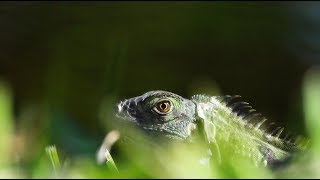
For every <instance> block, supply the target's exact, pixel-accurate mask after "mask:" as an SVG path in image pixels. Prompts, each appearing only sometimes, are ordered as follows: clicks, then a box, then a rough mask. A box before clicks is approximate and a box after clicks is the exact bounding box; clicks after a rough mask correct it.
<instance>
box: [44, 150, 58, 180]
mask: <svg viewBox="0 0 320 180" xmlns="http://www.w3.org/2000/svg"><path fill="white" fill-rule="evenodd" d="M46 152H47V154H48V156H49V157H50V161H51V163H52V166H53V171H54V174H55V175H56V176H58V173H59V171H60V169H61V165H60V160H59V156H58V152H57V149H56V147H55V146H54V145H53V146H48V147H46Z"/></svg>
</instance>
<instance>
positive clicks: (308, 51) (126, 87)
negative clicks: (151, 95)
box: [0, 1, 320, 168]
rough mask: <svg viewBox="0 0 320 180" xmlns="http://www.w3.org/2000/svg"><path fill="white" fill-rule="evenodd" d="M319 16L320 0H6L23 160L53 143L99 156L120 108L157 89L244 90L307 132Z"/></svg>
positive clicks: (1, 12)
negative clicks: (306, 82)
mask: <svg viewBox="0 0 320 180" xmlns="http://www.w3.org/2000/svg"><path fill="white" fill-rule="evenodd" d="M319 12H320V4H319V2H306V3H304V2H209V1H207V2H206V1H204V2H187V1H186V2H111V1H110V2H80V1H79V2H31V1H30V2H1V3H0V76H1V79H2V80H3V82H5V83H6V84H7V85H8V87H10V89H11V91H10V95H7V96H6V97H11V98H12V106H11V105H10V107H12V108H11V109H9V110H8V112H12V113H13V114H12V117H10V119H11V120H12V121H10V122H9V123H11V122H13V123H12V124H11V126H12V127H10V128H11V129H12V131H13V132H14V138H13V139H14V141H12V142H14V143H13V144H14V146H13V147H14V150H13V151H14V152H15V153H17V154H19V153H20V155H17V157H15V161H16V162H19V163H22V164H23V163H25V164H27V167H28V168H31V167H32V166H31V165H30V163H31V164H32V161H31V159H34V158H35V157H38V156H39V154H41V153H43V152H44V151H43V147H45V146H47V145H48V144H55V145H57V146H58V147H59V148H61V149H63V151H64V152H65V153H66V154H67V155H68V156H75V155H85V156H89V157H92V158H93V159H94V158H95V152H96V151H97V149H98V148H99V146H100V144H101V142H102V140H103V138H104V136H105V134H106V133H107V132H108V131H110V130H111V129H112V128H113V126H112V124H113V122H112V121H111V120H110V119H112V118H108V117H111V116H112V108H113V106H114V104H115V103H116V102H117V101H118V100H121V99H123V98H128V97H131V96H137V95H140V94H142V93H144V92H146V91H149V90H156V89H159V90H167V91H171V92H174V93H177V94H180V95H182V96H184V97H190V96H191V95H193V94H195V93H206V94H210V95H217V94H240V95H241V96H242V97H243V99H244V100H245V101H247V102H249V103H251V104H252V105H253V107H254V108H255V109H257V110H258V111H259V112H261V113H262V114H263V115H264V116H266V117H267V118H268V119H270V120H272V121H276V122H278V123H279V125H281V126H285V127H287V129H290V130H289V132H297V133H298V134H306V130H305V124H304V115H303V108H302V84H303V77H304V74H305V72H306V71H307V70H308V69H309V68H310V67H312V66H314V65H317V64H319V63H320V60H319V58H318V57H319V47H320V46H319V45H320V44H319V42H320V39H319V37H320V36H319V32H320V31H318V30H319V27H320V23H319V19H320V13H319ZM9 116H10V115H9ZM3 129H5V128H3ZM10 142H11V141H10ZM28 163H29V164H28ZM29 165H30V166H29Z"/></svg>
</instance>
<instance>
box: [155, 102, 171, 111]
mask: <svg viewBox="0 0 320 180" xmlns="http://www.w3.org/2000/svg"><path fill="white" fill-rule="evenodd" d="M154 110H155V111H156V112H157V113H159V114H167V113H169V112H170V111H171V110H172V103H171V101H169V100H162V101H159V102H158V103H157V104H156V106H155V107H154Z"/></svg>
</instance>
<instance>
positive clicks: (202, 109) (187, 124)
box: [117, 91, 305, 165]
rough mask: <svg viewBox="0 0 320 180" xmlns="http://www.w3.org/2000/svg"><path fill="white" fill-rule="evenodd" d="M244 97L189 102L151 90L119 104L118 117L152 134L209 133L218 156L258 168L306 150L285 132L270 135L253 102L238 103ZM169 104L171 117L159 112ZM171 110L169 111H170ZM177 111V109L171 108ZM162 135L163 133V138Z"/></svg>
mask: <svg viewBox="0 0 320 180" xmlns="http://www.w3.org/2000/svg"><path fill="white" fill-rule="evenodd" d="M239 98H240V96H239V95H234V96H230V95H225V96H206V95H194V96H192V97H191V99H186V98H183V97H181V96H179V95H177V94H174V93H171V92H167V91H150V92H147V93H145V94H143V95H141V96H137V97H133V98H130V99H126V100H124V101H121V102H120V103H118V105H117V107H118V113H117V116H118V117H121V118H123V119H126V120H129V121H132V122H135V123H136V124H137V125H138V127H141V128H142V129H144V130H146V131H148V132H149V133H150V132H151V133H152V132H154V133H157V134H158V133H159V135H163V136H165V137H169V138H175V139H181V140H188V139H190V137H192V132H193V131H195V130H196V129H197V128H199V127H200V126H202V127H201V128H202V129H203V131H204V134H205V138H206V141H207V143H208V144H209V145H210V147H211V148H212V150H213V152H212V154H213V156H214V157H215V158H216V160H218V161H219V162H221V161H223V157H224V156H231V157H232V156H234V157H237V156H243V157H245V158H248V159H251V160H252V161H253V162H254V164H260V163H263V164H264V165H268V164H272V163H274V162H277V161H281V160H283V159H285V158H287V157H289V156H290V155H291V154H292V153H294V152H296V151H300V150H303V149H304V147H305V146H304V145H305V144H303V143H299V142H295V143H294V142H292V141H289V140H286V139H285V138H280V136H281V133H282V131H283V128H275V129H274V130H273V131H271V132H266V131H267V129H263V128H262V126H263V125H264V124H265V122H266V120H267V119H266V118H264V117H262V116H261V114H259V113H257V112H256V110H255V109H253V108H252V107H251V106H250V105H249V103H247V102H242V101H240V102H239V101H235V100H236V99H239ZM163 100H165V101H166V102H170V103H167V104H166V105H165V106H163V107H165V108H171V109H170V111H168V113H164V112H162V113H160V112H158V113H157V111H154V108H155V107H161V106H159V103H161V102H163ZM169 105H170V107H166V106H169ZM171 106H172V107H171ZM160 132H161V133H160Z"/></svg>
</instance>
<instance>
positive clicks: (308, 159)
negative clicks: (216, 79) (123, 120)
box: [0, 68, 320, 178]
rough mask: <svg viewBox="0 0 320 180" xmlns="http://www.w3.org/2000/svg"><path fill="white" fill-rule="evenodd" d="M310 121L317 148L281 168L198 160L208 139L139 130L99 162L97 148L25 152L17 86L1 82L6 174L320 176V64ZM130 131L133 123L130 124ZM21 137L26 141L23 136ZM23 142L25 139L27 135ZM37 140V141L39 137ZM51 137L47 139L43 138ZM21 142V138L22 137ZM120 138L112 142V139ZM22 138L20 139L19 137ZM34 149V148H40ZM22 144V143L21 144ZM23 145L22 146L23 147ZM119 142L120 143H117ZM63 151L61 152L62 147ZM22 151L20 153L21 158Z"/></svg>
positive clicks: (0, 136)
mask: <svg viewBox="0 0 320 180" xmlns="http://www.w3.org/2000/svg"><path fill="white" fill-rule="evenodd" d="M303 100H304V101H303V105H304V115H305V123H306V127H307V130H308V133H309V135H310V139H311V142H310V144H311V149H310V151H308V152H307V154H306V155H301V156H299V157H297V158H296V159H295V160H294V161H293V163H292V165H291V166H289V167H288V168H287V169H283V170H280V171H278V172H272V171H270V170H269V169H266V168H263V167H256V166H254V165H252V163H251V162H249V161H248V160H246V159H228V157H223V158H224V163H223V164H222V165H217V164H213V165H212V166H211V167H207V166H201V165H198V160H199V157H201V155H203V154H204V148H203V144H200V143H199V144H192V145H186V144H176V143H173V144H166V145H165V146H159V145H149V144H148V142H149V141H150V140H149V139H148V137H145V136H144V135H143V134H139V133H137V132H134V130H132V131H133V133H136V136H137V140H135V141H128V142H129V143H128V142H127V141H122V138H123V137H121V135H120V139H119V140H118V141H117V142H115V144H114V145H113V146H112V149H111V150H110V147H109V150H105V153H104V155H105V162H104V163H102V164H100V165H99V164H98V163H97V161H96V159H95V158H94V157H95V154H91V155H83V156H72V158H71V157H68V155H66V154H65V153H63V152H64V151H63V150H64V147H63V146H56V145H51V144H45V147H43V146H39V145H29V146H28V148H31V149H27V150H26V151H29V150H30V151H32V152H35V154H34V155H33V156H31V157H27V155H25V156H26V157H24V154H23V153H22V154H20V153H19V152H20V151H19V146H18V147H17V146H13V144H14V143H13V142H16V141H18V140H17V137H16V136H15V134H14V132H15V131H14V122H13V115H12V114H13V112H12V101H13V100H12V92H11V89H10V87H9V86H8V84H6V83H5V82H3V81H1V83H0V112H1V113H0V123H1V126H0V145H1V149H0V177H3V178H11V177H13V178H59V177H64V178H140V177H141V178H276V177H281V178H307V177H308V178H310V177H311V178H319V177H320V172H319V171H318V170H319V168H320V133H319V132H320V131H319V129H320V109H319V108H320V70H319V69H316V68H314V69H312V70H310V71H309V72H308V73H307V74H306V76H305V80H304V85H303ZM127 131H128V132H130V130H129V129H127ZM20 141H21V142H20ZM20 141H18V142H20V143H22V144H23V142H24V140H23V139H22V140H20ZM35 142H37V141H35ZM41 142H47V141H41ZM16 143H17V142H16ZM113 143H114V142H112V143H111V145H112V144H113ZM18 144H19V143H18ZM39 147H40V150H34V149H32V148H39ZM15 148H16V149H15ZM20 148H21V147H20ZM114 148H115V149H114ZM60 152H61V153H60ZM17 157H19V158H17Z"/></svg>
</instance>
